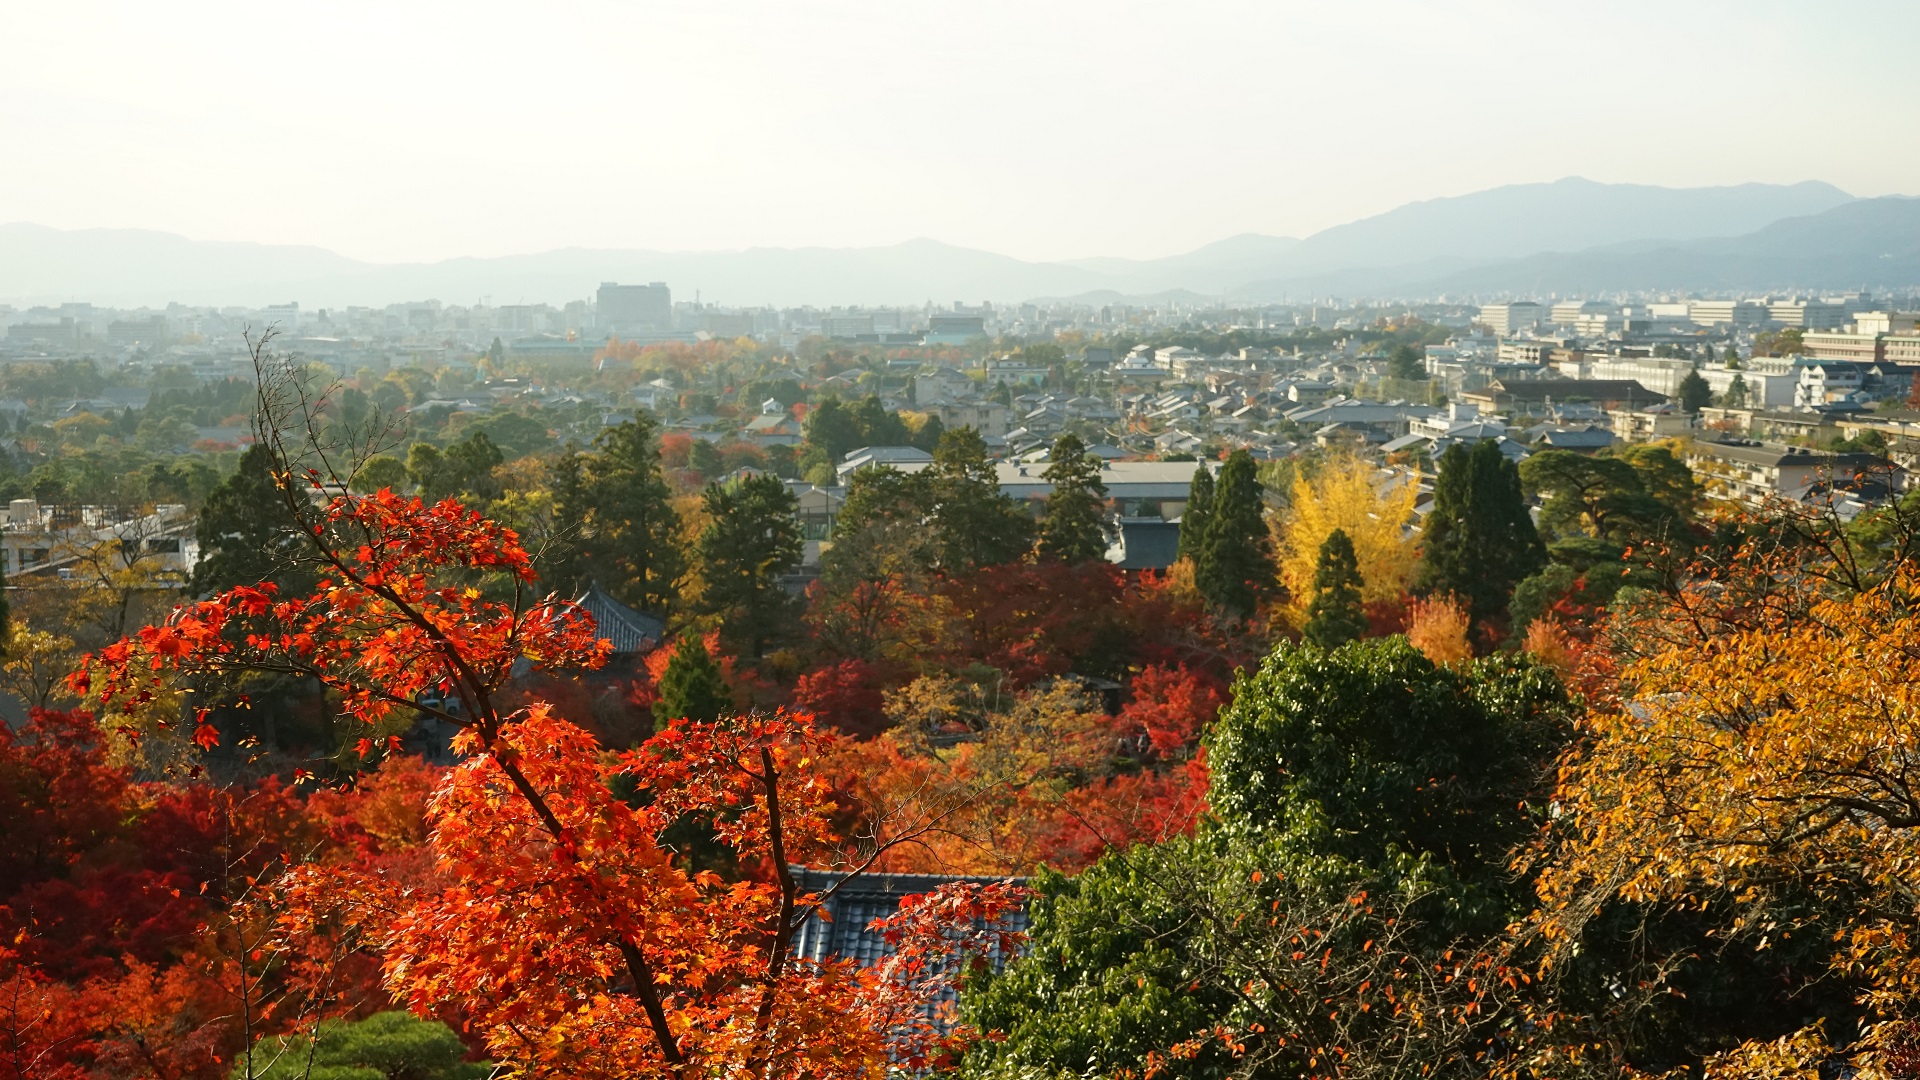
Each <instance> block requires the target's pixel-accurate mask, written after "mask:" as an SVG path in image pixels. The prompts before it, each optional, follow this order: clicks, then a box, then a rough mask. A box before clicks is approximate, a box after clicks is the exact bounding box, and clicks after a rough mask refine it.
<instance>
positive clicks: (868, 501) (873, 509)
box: [834, 465, 934, 562]
mask: <svg viewBox="0 0 1920 1080" xmlns="http://www.w3.org/2000/svg"><path fill="white" fill-rule="evenodd" d="M933 503H934V493H933V474H932V473H930V472H928V471H926V470H921V471H920V472H912V473H903V472H901V471H900V470H898V469H895V468H891V467H889V466H884V465H882V466H875V467H872V468H866V469H861V470H860V471H859V472H856V473H854V474H853V476H852V478H851V479H849V480H848V481H847V497H846V500H845V501H844V502H842V503H841V504H840V513H839V514H838V515H837V516H836V517H835V518H834V535H835V536H836V537H838V536H843V535H847V534H851V533H855V532H859V531H860V530H862V529H865V528H867V527H868V526H871V525H876V524H880V523H883V522H896V521H898V522H914V523H926V522H928V521H930V520H931V518H932V517H933ZM927 557H928V560H929V562H931V560H932V558H933V555H932V553H931V552H929V553H928V556H927Z"/></svg>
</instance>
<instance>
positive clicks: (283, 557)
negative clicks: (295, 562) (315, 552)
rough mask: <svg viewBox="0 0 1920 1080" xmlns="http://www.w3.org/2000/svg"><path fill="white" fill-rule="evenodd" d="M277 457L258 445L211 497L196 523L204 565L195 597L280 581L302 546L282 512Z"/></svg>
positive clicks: (196, 573)
mask: <svg viewBox="0 0 1920 1080" xmlns="http://www.w3.org/2000/svg"><path fill="white" fill-rule="evenodd" d="M283 499H284V496H283V495H282V494H281V491H280V484H279V481H278V480H277V479H276V478H275V477H274V475H273V455H272V454H271V452H270V451H269V450H268V449H267V448H266V447H265V446H262V445H261V444H259V443H255V444H254V445H252V446H250V447H248V448H247V450H246V452H245V453H243V454H241V455H240V467H239V468H238V469H237V470H236V471H235V472H234V474H233V475H232V476H230V477H228V478H227V479H225V480H223V481H221V483H220V486H219V487H217V488H215V489H214V490H213V494H212V495H209V496H208V497H207V501H206V503H205V505H203V506H202V507H201V508H200V516H199V518H198V519H197V520H196V521H195V522H194V538H195V539H196V540H197V541H199V544H200V561H199V562H198V563H196V564H194V568H193V586H192V587H193V591H194V592H195V593H197V594H200V595H203V596H205V595H211V594H213V593H217V592H222V591H224V590H226V589H230V588H232V587H234V586H235V585H258V584H259V583H260V582H263V581H276V580H280V579H281V577H282V575H284V574H286V573H287V571H288V570H289V569H290V568H291V565H292V554H293V550H294V546H295V545H296V544H298V543H300V542H301V541H300V538H299V537H298V536H297V535H295V533H294V531H293V528H292V526H291V525H289V524H288V522H287V520H286V514H285V512H284V511H282V509H281V504H282V501H283Z"/></svg>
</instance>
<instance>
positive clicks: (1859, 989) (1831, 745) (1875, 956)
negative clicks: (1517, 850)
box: [1535, 569, 1920, 1075]
mask: <svg viewBox="0 0 1920 1080" xmlns="http://www.w3.org/2000/svg"><path fill="white" fill-rule="evenodd" d="M1686 591H1687V592H1693V593H1699V594H1700V595H1701V596H1702V597H1703V598H1708V599H1713V598H1719V597H1722V596H1723V595H1724V593H1725V591H1726V590H1725V589H1724V588H1723V587H1722V586H1721V583H1720V582H1717V581H1712V580H1702V581H1699V582H1697V583H1695V584H1694V585H1692V586H1690V587H1689V588H1688V590H1686ZM1806 595H1808V596H1809V599H1808V600H1807V601H1806V602H1805V604H1804V606H1801V605H1793V606H1791V607H1780V608H1774V609H1769V608H1765V607H1760V606H1747V607H1745V608H1744V612H1745V614H1746V618H1745V619H1743V620H1741V621H1740V622H1733V621H1728V622H1725V623H1722V624H1720V625H1719V626H1718V627H1716V630H1715V632H1710V633H1706V634H1696V635H1692V636H1690V637H1683V636H1680V635H1675V636H1673V637H1670V638H1667V639H1665V640H1663V641H1661V642H1660V643H1659V644H1658V645H1657V646H1656V647H1654V648H1652V649H1650V650H1648V651H1647V652H1646V653H1645V654H1643V655H1641V656H1638V657H1636V658H1633V659H1631V660H1629V662H1627V663H1626V664H1625V665H1624V666H1623V667H1622V668H1621V670H1620V672H1619V697H1618V699H1617V700H1616V701H1615V702H1613V703H1611V704H1610V705H1608V706H1607V707H1604V708H1600V709H1597V710H1595V711H1594V712H1593V713H1592V714H1591V715H1590V716H1589V717H1588V718H1587V720H1586V722H1585V726H1586V739H1585V740H1584V745H1585V747H1586V749H1585V750H1584V752H1583V753H1581V754H1580V755H1578V756H1576V757H1573V758H1570V759H1569V761H1568V762H1567V763H1566V765H1565V767H1564V768H1563V770H1562V774H1561V776H1562V778H1561V789H1560V792H1559V795H1558V803H1559V805H1560V806H1561V807H1562V808H1563V810H1564V814H1563V818H1562V828H1561V830H1560V838H1559V842H1558V844H1557V845H1556V846H1555V847H1554V848H1553V849H1552V852H1551V855H1550V858H1549V862H1548V866H1547V868H1546V870H1545V872H1544V873H1543V874H1542V877H1541V879H1540V895H1541V899H1542V909H1541V911H1540V912H1539V913H1538V914H1537V915H1536V916H1535V919H1536V926H1537V928H1538V930H1539V931H1540V933H1541V939H1542V940H1543V941H1544V942H1546V943H1547V945H1548V946H1549V949H1548V953H1547V956H1548V967H1549V968H1551V967H1553V966H1554V965H1555V964H1565V963H1572V962H1574V956H1575V954H1576V953H1578V952H1579V951H1580V949H1581V948H1582V947H1583V944H1582V943H1583V941H1584V940H1585V939H1586V938H1587V937H1588V936H1589V931H1590V928H1591V927H1593V926H1594V925H1596V924H1597V922H1598V920H1601V919H1602V918H1603V917H1604V916H1605V913H1606V912H1607V911H1609V910H1612V911H1618V910H1620V909H1621V907H1622V906H1623V905H1624V906H1626V907H1628V908H1631V909H1633V910H1638V911H1644V912H1660V911H1679V912H1707V911H1718V912H1721V913H1723V917H1721V918H1720V919H1719V922H1720V926H1719V928H1718V929H1716V930H1715V931H1714V936H1715V937H1716V938H1718V939H1720V940H1721V941H1722V942H1723V944H1722V945H1721V946H1720V947H1721V948H1723V949H1728V948H1731V949H1736V950H1740V951H1742V952H1744V953H1748V954H1751V955H1765V954H1767V952H1768V950H1772V951H1773V952H1776V953H1777V952H1779V951H1780V950H1782V949H1792V950H1794V951H1796V952H1797V953H1800V954H1803V955H1809V956H1811V957H1814V958H1815V959H1814V960H1813V961H1811V967H1812V970H1810V971H1803V972H1801V973H1800V975H1799V977H1800V978H1802V979H1824V980H1825V981H1828V982H1829V983H1831V984H1834V985H1837V986H1843V987H1847V988H1850V989H1851V991H1852V992H1853V993H1855V994H1856V995H1857V997H1858V1000H1857V1002H1856V1005H1857V1006H1858V1008H1859V1010H1860V1013H1859V1019H1858V1020H1857V1021H1856V1020H1855V1019H1854V1018H1853V1017H1826V1018H1820V1017H1815V1016H1809V1022H1807V1024H1806V1026H1805V1027H1803V1028H1802V1029H1801V1030H1799V1031H1796V1032H1791V1033H1789V1034H1787V1035H1783V1036H1770V1037H1760V1036H1758V1035H1754V1036H1751V1037H1749V1038H1747V1040H1746V1041H1745V1042H1742V1043H1739V1044H1737V1045H1735V1046H1733V1047H1731V1048H1729V1049H1726V1050H1723V1051H1721V1052H1720V1054H1719V1056H1718V1057H1716V1058H1714V1059H1711V1060H1709V1061H1708V1062H1707V1063H1706V1064H1707V1072H1708V1074H1709V1075H1736V1074H1739V1075H1763V1074H1767V1075H1775V1074H1777V1075H1787V1074H1789V1073H1794V1071H1795V1069H1796V1068H1798V1067H1799V1066H1800V1065H1804V1064H1805V1063H1806V1062H1809V1061H1811V1062H1814V1063H1820V1062H1834V1063H1838V1062H1840V1061H1842V1060H1844V1061H1846V1062H1847V1063H1850V1065H1851V1066H1852V1067H1853V1068H1855V1069H1861V1070H1864V1071H1862V1072H1861V1075H1869V1074H1875V1073H1877V1074H1879V1075H1899V1074H1901V1073H1900V1071H1899V1070H1898V1069H1893V1068H1890V1064H1891V1059H1892V1058H1895V1057H1902V1056H1904V1055H1910V1054H1911V1052H1912V1050H1913V1048H1914V1046H1915V1045H1916V1042H1917V1041H1920V1040H1916V1035H1917V1034H1920V1004H1916V998H1915V995H1914V988H1915V987H1916V986H1920V930H1917V929H1916V928H1920V896H1917V895H1916V893H1915V891H1914V889H1913V887H1912V881H1913V875H1914V871H1915V868H1916V867H1920V775H1917V774H1916V771H1915V767H1914V763H1915V762H1916V761H1920V712H1916V702H1917V701H1920V692H1917V691H1916V690H1915V687H1916V686H1920V608H1917V607H1916V605H1915V600H1916V599H1920V575H1916V574H1915V573H1914V572H1913V571H1912V570H1911V569H1906V570H1902V571H1900V572H1899V573H1898V574H1897V575H1896V576H1895V577H1893V578H1891V579H1887V580H1885V581H1883V582H1880V583H1877V584H1876V585H1875V586H1874V587H1870V588H1866V589H1862V590H1859V591H1848V590H1809V591H1808V594H1806ZM1670 610H1671V612H1673V613H1676V614H1680V615H1684V614H1686V613H1688V612H1689V611H1690V610H1697V609H1689V608H1686V607H1683V606H1679V605H1675V606H1674V607H1673V608H1671V609H1670ZM1695 625H1696V626H1698V625H1700V624H1699V623H1695ZM1822 963H1824V965H1825V967H1826V969H1827V971H1826V973H1825V974H1824V975H1822V973H1821V972H1820V970H1819V968H1820V965H1821V964H1822ZM1666 976H1667V972H1666V971H1663V970H1660V969H1658V967H1656V968H1655V969H1654V970H1653V974H1652V975H1651V976H1650V978H1649V980H1648V981H1649V985H1653V986H1655V987H1656V988H1657V987H1658V986H1659V984H1660V983H1661V982H1662V980H1664V979H1665V978H1666ZM1823 1019H1824V1022H1823ZM1849 1071H1852V1069H1849ZM1797 1074H1798V1073H1797ZM1804 1075H1811V1073H1804Z"/></svg>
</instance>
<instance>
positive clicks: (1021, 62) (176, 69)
mask: <svg viewBox="0 0 1920 1080" xmlns="http://www.w3.org/2000/svg"><path fill="white" fill-rule="evenodd" d="M1916 33H1920V9H1916V8H1915V7H1914V6H1913V5H1911V4H1904V3H1899V2H1896V0H1885V2H1864V0H1859V2H1836V3H1823V4H1818V5H1813V4H1799V3H1777V2H1766V3H1735V2H1698V3H1684V4H1671V3H1651V2H1647V3H1641V2H1623V3H1609V4H1606V5H1601V6H1595V5H1582V4H1552V5H1540V4H1527V3H1498V2H1470V3H1452V4H1432V3H1424V2H1411V0H1410V2H1378V0H1369V2H1360V3H1339V4H1335V3H1298V2H1286V3H1272V4H1223V3H1207V2H1203V3H1186V4H1179V5H1165V4H1122V5H1114V4H1104V3H1103V4H1093V3H1048V4H1030V3H1003V2H987V3H981V4H975V5H969V6H968V7H967V8H966V9H965V10H964V11H963V12H962V11H956V10H953V9H948V8H944V7H940V6H934V5H899V4H867V3H839V2H825V3H808V4H782V3H773V2H757V0H756V2H750V3H740V4H728V5H712V4H700V3H645V4H640V3H616V2H599V3H592V2H565V3H556V4H547V5H540V6H539V7H537V8H534V7H529V6H527V5H523V4H492V3H481V4H452V3H447V4H440V3H414V4H405V5H392V4H384V3H381V4H374V3H344V4H334V5H328V6H327V7H325V8H324V9H322V8H313V7H305V6H280V5H275V6H267V7H262V6H259V5H251V4H218V3H202V2H191V3H182V4H168V5H121V4H108V3H86V2H81V3H62V4H11V5H7V6H6V9H5V10H4V11H0V39H4V40H5V41H7V43H8V52H9V57H8V63H7V64H6V65H5V67H4V69H0V146H5V147H7V148H8V149H7V150H6V151H5V158H6V167H5V168H4V169H0V221H28V222H34V223H38V224H41V225H46V226H51V227H56V228H62V229H77V228H103V227H105V228H141V229H155V230H160V231H165V232H174V233H179V234H182V235H185V236H187V237H190V238H193V239H196V240H216V241H249V242H259V243H274V244H310V245H317V246H320V247H325V248H328V249H331V250H333V251H337V252H339V253H341V254H343V255H346V256H348V257H351V258H355V259H361V260H368V261H373V262H419V261H433V260H439V259H445V258H452V257H458V256H495V255H507V254H525V253H532V252H540V251H546V250H550V249H553V248H560V247H570V246H583V247H594V248H644V249H652V250H664V251H713V250H728V249H739V248H748V247H799V246H813V245H817V246H827V247H865V246H874V245H887V244H893V243H898V242H900V241H904V240H909V239H913V238H916V237H928V238H933V239H936V240H939V241H942V242H945V243H950V244H955V245H959V246H963V247H971V248H981V249H985V250H989V251H993V252H997V253H1001V254H1005V255H1010V256H1014V257H1017V258H1021V259H1026V260H1059V259H1069V258H1084V257H1091V256H1126V257H1141V258H1144V257H1157V256H1166V255H1173V254H1177V253H1180V252H1184V251H1188V250H1191V249H1194V248H1197V247H1200V246H1201V245H1203V244H1206V243H1209V242H1212V241H1216V240H1220V239H1222V238H1225V237H1228V236H1234V235H1238V234H1241V233H1260V234H1265V235H1272V236H1305V235H1308V234H1310V233H1313V232H1315V231H1318V230H1320V229H1323V228H1326V227H1328V226H1332V225H1337V224H1340V223H1342V222H1346V221H1350V220H1354V219H1356V218H1361V217H1365V216H1368V215H1371V214H1377V213H1380V212H1383V211H1386V210H1390V209H1392V208H1394V207H1396V206H1399V205H1401V204H1404V203H1408V202H1412V201H1417V200H1421V199H1429V198H1435V197H1440V196H1448V195H1461V194H1466V193H1468V192H1472V191H1476V190H1480V189H1484V188H1491V187H1495V186H1499V185H1502V184H1510V183H1525V182H1540V181H1551V180H1556V179H1559V178H1561V177H1564V176H1572V175H1578V176H1585V177H1588V178H1590V179H1594V180H1599V181H1605V182H1633V183H1643V184H1657V185H1663V186H1674V187H1693V186H1706V185H1726V184H1737V183H1742V182H1749V181H1757V182H1769V183H1793V182H1798V181H1803V180H1823V181H1826V182H1829V183H1832V184H1834V185H1836V186H1838V187H1840V188H1842V189H1844V190H1846V191H1848V192H1850V193H1852V194H1854V195H1857V196H1876V195H1885V194H1894V193H1905V192H1909V191H1911V190H1912V188H1913V181H1912V179H1911V178H1912V177H1914V176H1916V175H1920V146H1916V145H1915V144H1914V143H1913V141H1912V140H1908V139H1903V138H1899V137H1897V136H1896V135H1895V134H1894V133H1896V132H1898V131H1900V130H1901V129H1902V127H1903V126H1904V125H1905V124H1906V123H1907V122H1908V120H1909V119H1910V112H1909V110H1908V105H1909V104H1910V102H1911V101H1912V100H1913V98H1914V95H1915V91H1916V86H1917V82H1916V80H1920V73H1917V72H1916V70H1915V67H1914V65H1912V64H1911V63H1909V62H1907V61H1908V58H1907V56H1906V52H1905V50H1906V43H1907V42H1909V41H1911V40H1913V39H1914V37H1915V35H1916ZM1842 148H1844V152H1842Z"/></svg>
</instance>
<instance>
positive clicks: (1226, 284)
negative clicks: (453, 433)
mask: <svg viewBox="0 0 1920 1080" xmlns="http://www.w3.org/2000/svg"><path fill="white" fill-rule="evenodd" d="M602 281H620V282H628V283H632V282H647V281H666V282H668V283H669V284H671V285H672V286H673V288H674V291H675V295H676V296H677V297H680V298H688V297H690V296H692V295H693V294H694V293H695V291H696V290H697V291H698V292H699V293H700V294H701V295H702V297H703V298H704V299H707V300H709V301H714V302H719V303H724V304H738V305H756V304H773V305H780V306H788V305H800V304H814V305H822V306H826V305H837V304H916V305H917V304H920V303H922V302H925V301H929V300H931V301H933V302H935V303H942V304H944V303H946V302H947V301H951V300H968V301H976V300H980V299H991V300H996V301H1009V300H1024V299H1041V298H1055V299H1058V298H1086V299H1089V300H1110V299H1123V298H1132V299H1139V298H1152V297H1166V296H1169V295H1175V294H1178V295H1191V296H1193V297H1195V298H1209V297H1217V298H1223V299H1236V300H1249V301H1277V300H1289V299H1291V300H1305V299H1309V298H1314V297H1325V296H1329V295H1340V296H1374V297H1400V298H1409V299H1412V298H1419V297H1427V296H1435V295H1440V294H1447V295H1454V296H1461V295H1479V296H1494V295H1506V294H1530V295H1546V294H1561V295H1566V294H1581V295H1597V294H1602V293H1609V292H1620V291H1641V290H1675V289H1699V290H1707V289H1712V290H1721V289H1726V290H1753V291H1767V290H1781V289H1790V288H1803V289H1810V290H1811V289H1825V290H1830V289H1841V288H1860V287H1868V288H1872V287H1880V288H1885V287H1888V286H1896V287H1897V286H1909V285H1914V284H1916V283H1920V200H1912V199H1906V198H1902V197H1897V196H1890V197H1885V198H1877V199H1856V198H1854V197H1852V196H1851V195H1849V194H1847V193H1846V192H1844V191H1841V190H1840V189H1839V188H1836V187H1834V186H1832V185H1830V184H1825V183H1819V182H1806V183H1800V184H1791V185H1772V184H1741V185H1737V186H1731V187H1707V188H1664V187H1655V186H1649V185H1638V184H1603V183H1596V182H1594V181H1590V180H1584V179H1580V178H1577V177H1576V178H1568V179H1565V180H1559V181H1555V182H1553V183H1543V184H1517V185H1508V186H1505V187H1498V188H1492V189H1489V190H1486V191H1479V192H1474V193H1472V194H1468V195H1461V196H1456V197H1451V198H1442V199H1431V200H1426V201H1423V202H1416V203H1410V204H1407V205H1405V206H1402V207H1399V208H1397V209H1394V210H1390V211H1388V212H1386V213H1383V214H1378V215H1375V216H1373V217H1368V218H1363V219H1361V220H1359V221H1354V222H1350V223H1348V224H1345V225H1338V226H1335V227H1333V228H1330V229H1326V230H1323V231H1321V232H1318V233H1315V234H1313V235H1311V236H1308V237H1305V238H1301V239H1294V238H1290V237H1273V236H1261V235H1255V234H1246V235H1241V236H1235V237H1231V238H1228V239H1225V240H1221V241H1218V242H1216V243H1213V244H1208V245H1206V246H1205V247H1202V248H1199V249H1198V250H1195V251H1191V252H1187V253H1185V254H1182V255H1175V256H1169V257H1166V258H1160V259H1119V258H1089V259H1076V260H1068V261H1062V262H1029V261H1024V260H1020V259H1014V258H1011V257H1008V256H1005V255H998V254H994V253H992V252H987V251H979V250H974V249H969V248H961V247H955V246H953V245H949V244H943V243H940V242H938V241H934V240H927V239H917V240H909V241H907V242H905V243H901V244H894V245H890V246H885V247H872V248H752V249H747V250H744V251H726V252H658V251H635V250H608V249H591V248H565V249H561V250H556V251H549V252H543V253H540V254H532V255H512V256H505V257H500V258H488V259H476V258H460V259H448V260H445V261H442V262H435V263H411V264H380V263H368V262H361V261H358V260H354V259H350V258H347V257H345V256H342V255H339V254H336V253H334V252H331V251H328V250H326V249H324V248H318V247H297V246H275V245H265V244H242V243H207V242H201V241H194V240H189V239H187V238H185V237H181V236H176V235H173V234H169V233H161V232H151V231H143V230H117V229H116V230H108V229H87V230H76V231H65V230H58V229H50V228H46V227H44V226H38V225H31V224H25V223H16V224H10V225H0V300H6V301H8V302H11V303H15V304H22V303H44V302H48V301H56V300H89V301H92V302H94V303H98V304H107V305H113V306H138V305H160V304H164V303H167V302H169V301H180V302H182V303H198V304H222V305H225V304H239V305H259V304H266V303H275V302H284V301H287V300H298V301H299V302H300V303H301V304H303V305H305V306H309V307H329V306H339V305H347V304H373V305H378V304H385V303H390V302H393V301H397V300H407V299H416V300H417V299H428V298H437V299H440V300H443V301H446V302H449V303H470V302H473V301H475V300H478V299H480V298H483V297H486V298H490V299H491V302H493V303H497V304H504V303H534V302H543V301H544V302H550V303H558V302H564V301H566V300H569V299H576V298H582V297H586V296H588V295H590V294H591V292H592V291H593V289H594V288H595V287H596V286H597V285H598V284H599V283H600V282H602Z"/></svg>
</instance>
